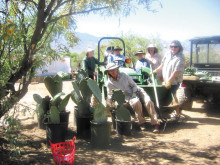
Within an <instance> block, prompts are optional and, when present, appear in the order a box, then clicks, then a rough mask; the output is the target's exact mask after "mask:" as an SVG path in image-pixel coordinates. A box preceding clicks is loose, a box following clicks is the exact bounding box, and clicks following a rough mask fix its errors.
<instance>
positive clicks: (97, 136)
mask: <svg viewBox="0 0 220 165" xmlns="http://www.w3.org/2000/svg"><path fill="white" fill-rule="evenodd" d="M87 85H88V87H89V89H90V90H91V92H92V94H93V96H94V97H93V100H92V104H91V105H92V106H93V108H94V109H93V120H92V121H91V145H92V147H93V148H101V149H103V148H107V147H108V146H109V144H110V133H111V123H110V122H108V121H107V109H106V107H105V106H104V104H103V102H104V100H102V94H101V90H100V88H99V86H98V85H97V83H96V82H95V81H94V80H91V79H88V80H87Z"/></svg>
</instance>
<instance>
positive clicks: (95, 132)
mask: <svg viewBox="0 0 220 165" xmlns="http://www.w3.org/2000/svg"><path fill="white" fill-rule="evenodd" d="M110 135H111V122H107V123H102V124H98V123H95V122H93V121H91V145H92V148H99V149H105V148H108V146H109V144H110Z"/></svg>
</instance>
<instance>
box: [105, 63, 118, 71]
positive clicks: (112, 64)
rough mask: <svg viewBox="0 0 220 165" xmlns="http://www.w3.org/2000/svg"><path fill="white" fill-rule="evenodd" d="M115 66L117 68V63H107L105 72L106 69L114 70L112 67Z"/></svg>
mask: <svg viewBox="0 0 220 165" xmlns="http://www.w3.org/2000/svg"><path fill="white" fill-rule="evenodd" d="M117 68H119V65H117V64H115V63H109V64H108V65H106V68H105V73H106V72H107V71H110V70H114V69H117Z"/></svg>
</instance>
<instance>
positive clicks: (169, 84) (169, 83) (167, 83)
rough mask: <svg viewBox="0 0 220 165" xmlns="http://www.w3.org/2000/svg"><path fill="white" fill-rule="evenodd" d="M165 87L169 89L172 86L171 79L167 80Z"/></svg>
mask: <svg viewBox="0 0 220 165" xmlns="http://www.w3.org/2000/svg"><path fill="white" fill-rule="evenodd" d="M165 87H166V88H167V89H170V88H171V81H170V80H169V81H167V82H166V84H165Z"/></svg>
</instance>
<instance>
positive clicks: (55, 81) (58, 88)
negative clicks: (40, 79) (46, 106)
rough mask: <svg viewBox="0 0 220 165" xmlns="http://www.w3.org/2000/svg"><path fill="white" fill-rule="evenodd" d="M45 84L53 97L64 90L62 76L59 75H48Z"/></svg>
mask: <svg viewBox="0 0 220 165" xmlns="http://www.w3.org/2000/svg"><path fill="white" fill-rule="evenodd" d="M44 85H45V86H46V88H47V90H48V91H49V93H50V94H51V96H53V97H54V96H55V95H56V94H58V93H60V92H62V88H63V82H62V78H61V77H60V76H58V75H56V76H54V77H50V76H47V77H46V78H45V79H44Z"/></svg>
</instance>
